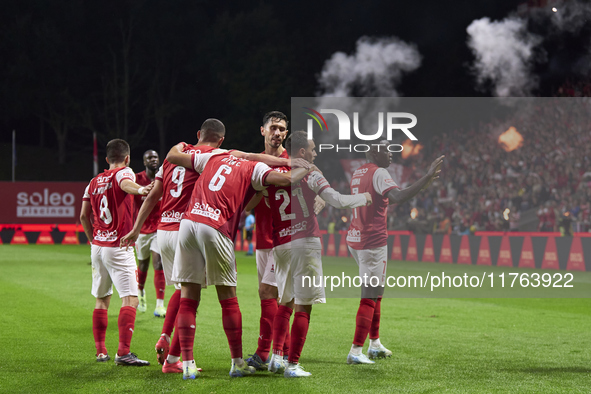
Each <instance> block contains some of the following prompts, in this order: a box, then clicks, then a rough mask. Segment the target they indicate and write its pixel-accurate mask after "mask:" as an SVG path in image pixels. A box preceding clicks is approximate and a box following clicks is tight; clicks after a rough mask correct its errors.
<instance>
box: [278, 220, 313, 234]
mask: <svg viewBox="0 0 591 394" xmlns="http://www.w3.org/2000/svg"><path fill="white" fill-rule="evenodd" d="M307 227H308V222H307V221H305V220H304V221H303V222H301V223H298V224H294V225H293V226H289V227H287V228H284V229H283V230H281V231H279V236H280V237H287V236H288V235H294V234H295V233H297V232H299V231H306V228H307Z"/></svg>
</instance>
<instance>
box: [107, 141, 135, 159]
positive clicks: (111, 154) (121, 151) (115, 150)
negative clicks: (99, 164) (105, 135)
mask: <svg viewBox="0 0 591 394" xmlns="http://www.w3.org/2000/svg"><path fill="white" fill-rule="evenodd" d="M129 152H130V149H129V144H128V143H127V142H126V141H124V140H122V139H119V138H117V139H114V140H111V141H109V142H108V143H107V160H108V161H109V164H114V163H123V162H124V161H125V156H128V155H129Z"/></svg>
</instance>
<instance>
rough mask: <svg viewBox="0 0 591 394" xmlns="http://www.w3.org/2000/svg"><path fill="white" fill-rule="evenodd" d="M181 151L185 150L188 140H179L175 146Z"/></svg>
mask: <svg viewBox="0 0 591 394" xmlns="http://www.w3.org/2000/svg"><path fill="white" fill-rule="evenodd" d="M174 147H175V148H176V149H177V150H178V151H179V152H183V151H184V150H185V148H186V147H187V143H186V142H179V143H178V144H176V145H175V146H174Z"/></svg>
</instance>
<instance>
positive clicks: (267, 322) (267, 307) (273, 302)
mask: <svg viewBox="0 0 591 394" xmlns="http://www.w3.org/2000/svg"><path fill="white" fill-rule="evenodd" d="M276 313H277V299H275V298H273V299H270V300H261V321H260V330H259V346H258V348H257V351H256V354H258V355H259V357H260V358H261V360H263V362H264V361H266V360H267V358H268V357H269V352H270V351H271V342H272V341H273V319H274V318H275V314H276Z"/></svg>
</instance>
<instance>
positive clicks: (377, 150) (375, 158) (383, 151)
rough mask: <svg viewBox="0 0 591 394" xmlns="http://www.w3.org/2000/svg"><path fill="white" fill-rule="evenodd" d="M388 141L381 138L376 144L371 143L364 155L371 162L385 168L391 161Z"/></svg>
mask: <svg viewBox="0 0 591 394" xmlns="http://www.w3.org/2000/svg"><path fill="white" fill-rule="evenodd" d="M388 145H389V143H388V141H386V140H381V141H379V142H378V143H377V144H371V145H370V146H371V147H370V148H369V150H368V151H367V152H365V157H366V158H367V160H368V161H369V162H371V163H375V164H377V165H378V166H379V167H383V168H387V167H388V166H389V165H390V163H391V162H392V153H390V152H389V151H388Z"/></svg>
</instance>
